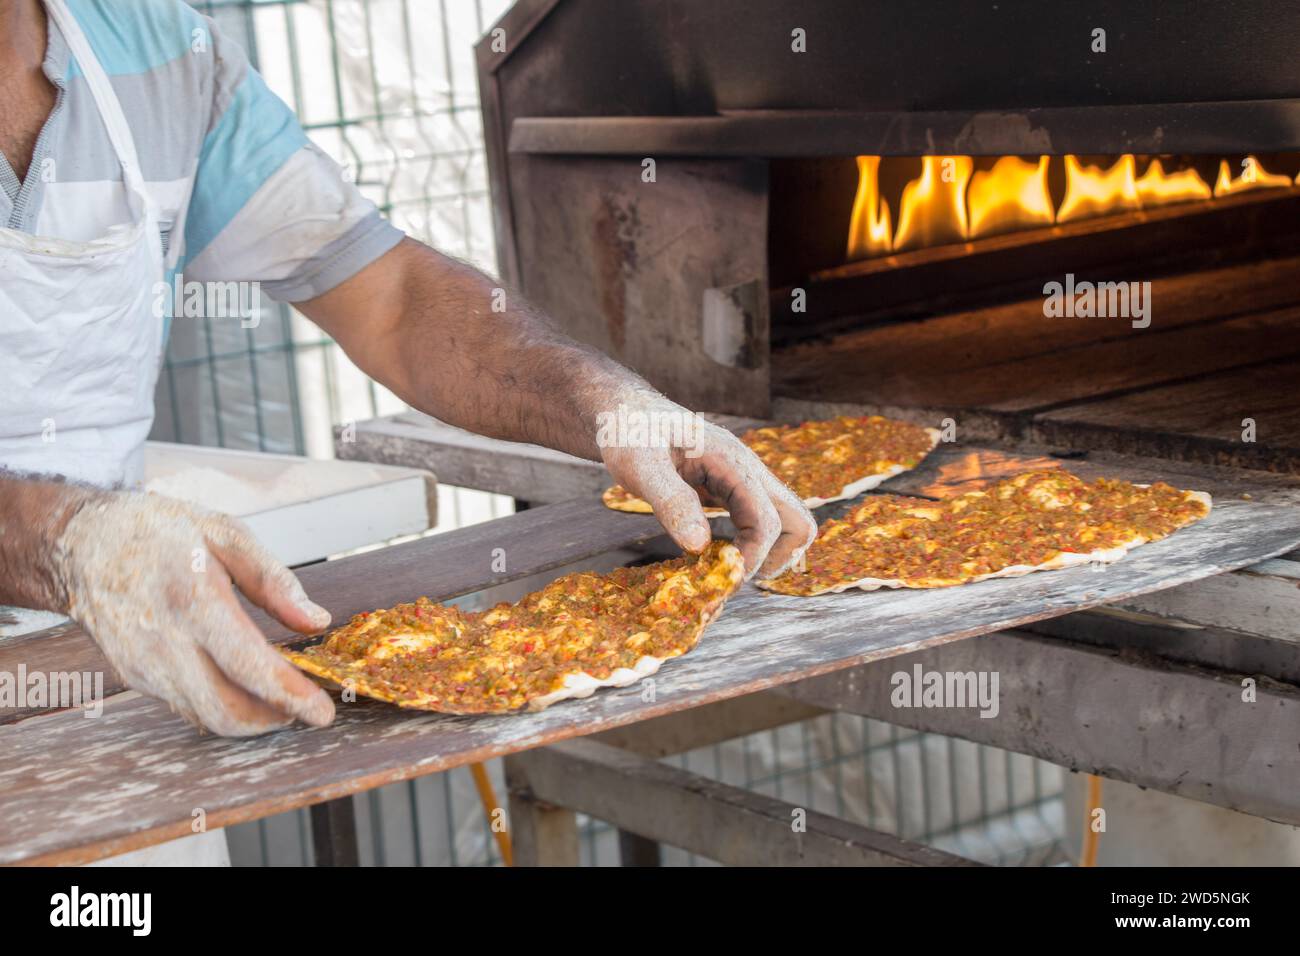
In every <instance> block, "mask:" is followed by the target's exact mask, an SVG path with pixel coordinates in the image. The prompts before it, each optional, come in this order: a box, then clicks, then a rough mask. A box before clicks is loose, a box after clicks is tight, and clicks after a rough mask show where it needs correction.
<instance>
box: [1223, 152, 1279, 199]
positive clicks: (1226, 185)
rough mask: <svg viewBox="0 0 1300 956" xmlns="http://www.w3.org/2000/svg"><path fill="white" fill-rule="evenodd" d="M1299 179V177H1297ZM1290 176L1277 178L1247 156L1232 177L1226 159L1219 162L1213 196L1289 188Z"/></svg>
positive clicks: (1254, 159)
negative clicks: (1277, 187) (1279, 187)
mask: <svg viewBox="0 0 1300 956" xmlns="http://www.w3.org/2000/svg"><path fill="white" fill-rule="evenodd" d="M1297 179H1300V176H1297ZM1290 185H1291V177H1290V176H1277V175H1274V174H1273V173H1270V172H1268V171H1267V170H1265V169H1264V167H1263V166H1261V165H1260V164H1259V160H1257V159H1256V158H1255V157H1254V156H1247V157H1246V158H1245V159H1243V160H1242V161H1241V172H1239V173H1238V174H1237V175H1236V176H1233V175H1232V167H1231V166H1229V165H1228V161H1227V160H1226V159H1221V160H1219V178H1218V179H1217V180H1216V181H1215V183H1214V195H1216V196H1231V195H1232V194H1233V193H1244V192H1247V191H1248V190H1251V189H1270V188H1272V187H1275V186H1290Z"/></svg>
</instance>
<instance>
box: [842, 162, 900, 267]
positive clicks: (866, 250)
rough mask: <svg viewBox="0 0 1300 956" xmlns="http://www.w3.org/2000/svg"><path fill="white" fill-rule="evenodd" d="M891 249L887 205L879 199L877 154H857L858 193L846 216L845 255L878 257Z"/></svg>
mask: <svg viewBox="0 0 1300 956" xmlns="http://www.w3.org/2000/svg"><path fill="white" fill-rule="evenodd" d="M893 249H894V233H893V230H892V229H890V227H889V206H888V205H887V204H886V203H885V201H884V200H883V199H881V198H880V157H879V156H859V157H858V194H857V196H855V197H854V199H853V215H852V217H851V218H850V219H849V258H850V259H861V258H863V257H864V256H880V255H884V254H885V253H888V252H892V251H893Z"/></svg>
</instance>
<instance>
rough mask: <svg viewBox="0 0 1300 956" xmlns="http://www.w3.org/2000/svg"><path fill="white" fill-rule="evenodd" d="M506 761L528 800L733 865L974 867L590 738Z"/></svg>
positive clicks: (926, 849) (893, 838) (932, 850)
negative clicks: (797, 822)
mask: <svg viewBox="0 0 1300 956" xmlns="http://www.w3.org/2000/svg"><path fill="white" fill-rule="evenodd" d="M511 760H512V762H513V763H514V765H515V768H516V773H517V774H518V785H519V786H521V787H525V788H526V789H527V792H528V793H529V795H530V796H531V797H532V798H534V799H538V800H543V801H546V802H548V803H552V804H558V805H560V806H563V807H568V808H571V809H575V810H579V811H581V812H583V813H586V814H589V815H590V816H594V817H596V818H598V819H601V820H606V821H608V822H610V823H613V824H614V825H615V826H617V827H618V828H619V829H621V830H629V831H631V832H633V833H637V834H640V835H641V836H643V837H646V838H648V839H650V840H654V841H657V842H659V843H666V844H668V845H669V846H675V847H680V848H681V849H684V850H689V851H690V852H692V853H697V854H699V855H701V856H706V857H709V858H710V859H713V860H717V861H719V862H721V863H726V864H729V865H732V866H970V865H977V864H973V863H972V862H971V861H969V860H964V859H962V858H961V857H956V856H953V855H952V854H949V853H944V852H942V851H940V850H934V849H931V848H929V847H926V846H922V845H920V844H916V843H909V842H907V841H904V840H900V839H898V838H897V837H894V836H890V835H889V834H886V833H881V832H880V831H878V830H870V829H867V828H866V827H863V826H859V825H858V824H855V823H850V822H849V821H847V820H840V819H838V818H836V817H832V816H828V815H826V814H823V813H818V812H817V811H815V810H809V809H807V808H804V807H796V806H795V805H793V804H789V803H785V802H784V801H781V800H777V799H775V798H773V797H767V796H763V795H762V794H758V793H752V792H750V791H748V790H742V789H740V788H738V787H732V786H729V785H727V784H724V783H719V782H718V781H716V780H710V779H708V778H707V777H701V776H699V775H698V774H694V773H690V772H689V771H686V770H682V769H680V768H677V767H672V766H669V765H667V764H663V763H659V762H658V761H655V760H649V759H647V758H645V757H641V756H638V755H636V754H631V753H628V752H627V751H625V750H619V749H618V748H616V747H608V746H605V745H604V744H598V743H596V742H594V741H591V740H572V741H568V742H566V743H562V744H558V745H556V746H553V747H544V748H542V749H540V750H534V751H530V752H529V753H526V754H518V755H516V756H515V757H512V758H511ZM800 818H802V822H803V829H802V830H800V829H798V828H797V827H796V825H795V824H796V821H797V820H799V819H800Z"/></svg>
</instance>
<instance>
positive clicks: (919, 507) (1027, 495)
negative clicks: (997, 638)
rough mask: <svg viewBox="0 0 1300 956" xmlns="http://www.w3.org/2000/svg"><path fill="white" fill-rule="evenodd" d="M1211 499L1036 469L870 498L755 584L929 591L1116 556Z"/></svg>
mask: <svg viewBox="0 0 1300 956" xmlns="http://www.w3.org/2000/svg"><path fill="white" fill-rule="evenodd" d="M1211 506H1212V502H1211V499H1210V496H1209V495H1207V494H1205V493H1204V492H1198V491H1180V490H1179V489H1176V488H1172V487H1170V486H1169V485H1166V484H1163V483H1157V484H1155V485H1134V484H1130V483H1129V482H1126V481H1117V480H1111V479H1106V478H1102V479H1098V480H1097V481H1094V482H1087V481H1084V480H1083V479H1080V478H1078V477H1076V476H1074V475H1072V474H1070V473H1069V472H1065V471H1056V470H1052V471H1034V472H1026V473H1024V474H1021V475H1016V476H1015V477H1013V478H1008V479H1006V480H1004V481H1000V482H997V483H996V484H993V485H990V486H989V487H987V488H984V489H980V490H977V491H972V492H968V493H966V494H964V495H959V496H956V497H953V498H947V499H944V500H942V501H929V500H926V499H922V498H907V497H901V496H896V495H877V496H873V497H871V498H868V499H867V500H866V501H864V502H863V503H862V504H861V505H859V506H858V507H856V508H855V509H853V510H852V511H850V512H849V513H848V514H847V515H845V516H844V517H843V518H841V519H834V520H831V521H827V522H825V523H824V524H823V525H822V526H821V529H820V530H819V533H818V537H817V540H816V541H814V542H813V544H812V546H811V547H810V548H809V549H808V552H807V554H806V555H805V561H804V567H803V568H802V569H792V570H791V571H788V572H786V573H785V574H783V575H782V576H781V577H779V578H776V579H773V580H768V581H760V582H758V586H759V587H760V588H763V589H765V590H768V591H774V592H777V593H779V594H791V595H799V596H803V597H812V596H815V595H818V594H830V593H836V592H839V591H847V590H849V589H851V588H860V589H861V590H864V591H874V590H876V589H878V588H935V587H952V586H954V585H959V584H972V583H975V582H977V581H984V580H988V579H990V578H1001V577H1017V576H1020V575H1023V574H1029V573H1031V572H1034V571H1051V570H1055V569H1058V568H1066V567H1073V566H1076V565H1080V564H1090V563H1110V562H1113V561H1118V560H1120V559H1121V558H1123V557H1124V555H1125V554H1127V553H1128V552H1129V551H1130V550H1132V549H1133V548H1136V547H1138V546H1140V545H1142V544H1145V543H1147V542H1148V541H1155V540H1157V539H1159V538H1163V537H1166V536H1167V535H1169V534H1172V533H1173V532H1174V531H1176V530H1178V529H1179V528H1181V527H1184V526H1185V525H1188V524H1191V523H1192V522H1194V521H1199V520H1200V519H1201V518H1203V517H1205V516H1206V515H1207V514H1209V512H1210V508H1211Z"/></svg>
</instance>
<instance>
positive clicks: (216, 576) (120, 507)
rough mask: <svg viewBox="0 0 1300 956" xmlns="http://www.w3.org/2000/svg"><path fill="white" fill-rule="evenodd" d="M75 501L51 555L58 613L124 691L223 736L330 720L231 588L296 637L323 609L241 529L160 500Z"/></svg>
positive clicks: (314, 624)
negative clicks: (96, 650) (91, 644)
mask: <svg viewBox="0 0 1300 956" xmlns="http://www.w3.org/2000/svg"><path fill="white" fill-rule="evenodd" d="M80 494H81V495H82V496H83V498H84V500H81V501H80V502H79V503H77V504H75V505H74V506H73V507H74V508H75V511H74V512H73V513H72V516H71V518H70V519H68V520H67V522H66V524H65V525H64V526H63V529H62V533H61V534H60V535H59V537H58V540H57V543H56V544H55V546H54V550H53V553H52V554H50V555H48V559H49V560H48V564H47V568H46V570H47V572H48V573H49V574H50V576H51V578H52V585H53V592H54V601H55V603H56V604H57V605H59V606H58V607H56V608H54V609H56V610H59V611H62V612H63V613H66V614H68V615H69V616H70V617H72V618H73V619H74V620H76V621H77V622H78V623H79V624H81V626H82V627H83V628H84V629H85V630H86V632H87V633H88V634H90V636H91V637H92V638H94V640H95V642H96V643H97V644H99V646H100V648H101V649H102V650H103V652H104V655H105V656H106V657H107V658H108V659H109V661H110V662H111V663H112V665H113V667H114V668H116V669H117V671H118V673H119V674H120V675H121V677H122V679H123V680H124V681H126V683H127V684H128V685H129V686H131V687H133V688H134V689H136V690H139V691H143V692H144V693H146V694H151V695H153V696H155V697H159V698H161V699H162V700H164V701H166V702H167V703H168V704H170V705H171V706H172V708H173V709H175V710H176V711H178V712H179V713H180V714H181V715H182V716H184V717H186V718H187V719H189V720H190V721H192V722H193V723H195V724H197V725H199V726H200V727H203V728H206V729H208V730H211V731H214V732H215V733H218V734H223V735H226V736H247V735H251V734H259V733H262V732H264V731H268V730H272V729H274V728H276V727H281V726H284V725H285V724H288V723H289V722H291V721H292V720H293V719H294V718H297V719H298V720H301V721H304V722H305V723H308V724H311V725H313V726H324V725H326V724H328V723H329V722H330V721H331V720H333V718H334V704H333V701H331V700H330V697H329V695H328V694H326V693H325V692H324V691H323V690H321V688H319V687H318V686H316V685H315V684H314V683H312V682H311V680H309V679H308V678H307V677H306V676H305V675H304V674H303V673H301V672H300V671H299V670H298V669H297V668H295V667H294V666H293V665H291V664H290V663H289V662H288V661H286V660H285V659H284V658H283V657H282V656H281V655H280V654H278V653H277V652H276V651H275V650H273V649H272V648H271V647H270V646H269V645H268V644H267V642H266V640H265V639H264V638H263V636H262V634H261V632H260V631H258V629H257V627H256V626H255V625H254V624H253V621H252V619H251V618H249V616H248V615H247V614H246V613H245V612H244V610H243V608H242V607H241V606H240V604H239V601H238V600H237V599H236V597H235V586H238V588H239V590H240V591H242V592H243V593H244V594H245V595H246V596H247V597H248V598H249V599H250V600H251V601H253V602H254V603H256V604H257V605H259V606H260V607H262V608H264V609H265V610H266V611H268V612H269V613H270V614H272V615H273V616H274V617H276V618H277V619H278V620H279V621H281V622H282V623H283V624H284V625H285V626H286V627H290V628H292V629H294V630H296V631H300V632H302V633H304V634H309V633H313V632H316V631H320V630H322V629H324V628H325V627H326V626H328V624H329V621H330V616H329V612H327V611H326V610H325V609H324V608H321V607H318V606H317V605H315V604H313V603H312V602H311V601H310V600H308V599H307V595H306V594H305V593H304V592H303V589H302V586H301V585H300V584H299V583H298V579H297V578H296V577H295V576H294V574H293V572H292V571H290V570H289V569H288V568H286V567H285V566H284V565H283V564H281V563H280V562H279V561H278V560H276V558H275V557H274V556H273V555H272V554H271V553H270V552H269V551H267V550H266V548H264V547H263V546H262V545H261V544H260V543H259V542H258V541H257V540H256V539H255V538H254V537H253V535H252V534H251V533H250V532H249V530H248V529H247V528H246V527H245V526H244V525H243V524H241V523H240V522H239V521H237V520H236V519H234V518H231V517H228V516H226V515H220V514H212V513H207V512H203V511H199V510H197V509H194V508H191V507H189V506H188V505H185V504H183V503H182V502H179V501H175V500H172V499H170V498H164V497H161V496H158V495H149V494H136V493H131V492H103V493H97V492H92V493H90V494H88V495H87V494H86V493H84V492H81V493H80Z"/></svg>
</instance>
